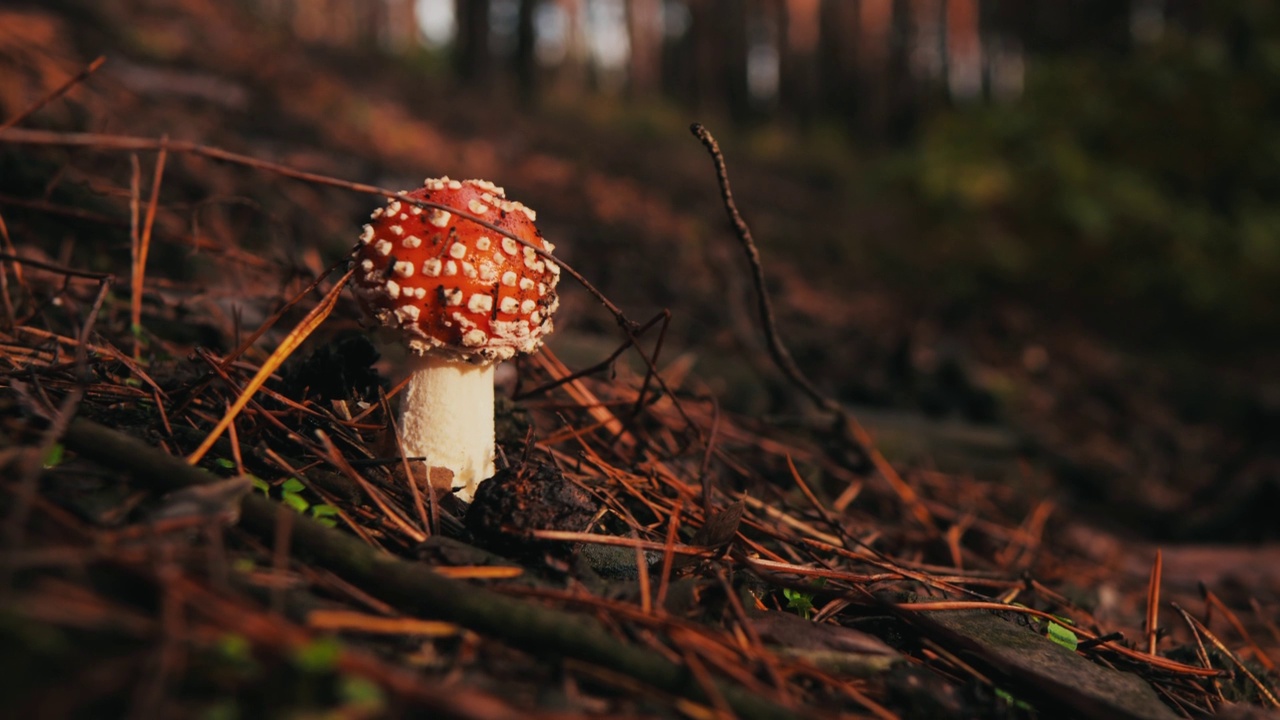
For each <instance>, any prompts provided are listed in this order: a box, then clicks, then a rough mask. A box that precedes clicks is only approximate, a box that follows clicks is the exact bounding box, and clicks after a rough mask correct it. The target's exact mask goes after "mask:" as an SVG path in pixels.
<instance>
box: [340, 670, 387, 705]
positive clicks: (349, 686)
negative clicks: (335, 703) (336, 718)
mask: <svg viewBox="0 0 1280 720" xmlns="http://www.w3.org/2000/svg"><path fill="white" fill-rule="evenodd" d="M338 696H339V697H341V698H342V703H343V705H346V706H352V705H354V706H357V707H360V708H364V709H367V710H381V709H382V708H383V706H384V705H385V704H386V696H385V695H384V694H383V693H382V688H380V687H378V685H377V683H374V682H373V681H371V680H369V679H368V678H362V677H357V676H355V675H344V676H343V677H342V680H341V681H340V682H339V685H338Z"/></svg>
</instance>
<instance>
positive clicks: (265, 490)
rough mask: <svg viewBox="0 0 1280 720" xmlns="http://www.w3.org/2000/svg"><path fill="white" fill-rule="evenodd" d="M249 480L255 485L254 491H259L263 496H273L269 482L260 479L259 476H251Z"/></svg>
mask: <svg viewBox="0 0 1280 720" xmlns="http://www.w3.org/2000/svg"><path fill="white" fill-rule="evenodd" d="M249 480H250V481H251V482H252V483H253V489H254V490H257V491H258V492H260V493H262V494H263V495H270V494H271V486H270V485H268V484H267V481H266V480H263V479H262V478H260V477H258V476H257V475H250V476H249Z"/></svg>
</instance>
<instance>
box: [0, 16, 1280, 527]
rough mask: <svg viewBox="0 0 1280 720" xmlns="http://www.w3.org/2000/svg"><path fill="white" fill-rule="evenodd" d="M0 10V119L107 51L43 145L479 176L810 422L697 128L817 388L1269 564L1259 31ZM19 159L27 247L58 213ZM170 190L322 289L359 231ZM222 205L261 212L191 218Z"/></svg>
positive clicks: (1123, 25) (581, 351)
mask: <svg viewBox="0 0 1280 720" xmlns="http://www.w3.org/2000/svg"><path fill="white" fill-rule="evenodd" d="M6 5H7V6H9V9H4V8H0V78H6V79H0V110H3V116H4V117H10V116H12V115H13V114H15V113H16V112H18V111H19V110H20V109H21V108H24V107H26V106H28V105H29V104H30V103H31V101H32V99H33V98H34V97H38V96H39V94H40V93H41V92H43V91H47V90H48V89H49V88H51V87H54V86H56V85H57V84H58V83H60V82H62V81H63V80H65V78H66V77H68V76H70V75H72V74H74V73H75V72H77V71H78V70H79V69H80V68H82V67H84V65H85V64H86V63H88V62H89V61H91V60H92V59H93V58H94V57H96V56H97V55H98V54H105V55H106V56H107V58H108V61H107V63H106V65H105V66H104V68H103V70H102V71H100V72H99V73H98V74H97V75H95V76H94V77H93V78H92V79H91V80H90V81H89V82H88V83H86V85H85V87H83V88H79V89H77V90H76V91H75V92H73V93H72V95H71V96H69V98H68V101H66V102H64V103H62V104H60V105H57V106H51V107H50V108H48V109H46V110H44V111H42V113H40V114H39V115H37V116H36V117H35V118H34V119H33V120H32V121H30V122H28V123H26V124H27V125H29V126H30V125H35V126H46V127H56V128H59V129H78V130H93V131H108V132H117V133H122V134H131V135H145V136H150V137H157V136H159V135H161V134H166V133H167V134H169V135H171V136H172V137H175V138H182V139H189V140H195V141H200V142H207V143H209V144H212V145H216V146H219V147H225V148H228V149H232V150H236V151H238V152H245V153H248V154H252V155H255V156H257V157H261V158H262V159H267V160H273V161H279V162H285V163H288V164H292V165H294V166H297V167H301V168H304V169H309V170H314V171H317V172H325V173H329V174H333V175H335V176H338V177H343V178H348V179H352V180H361V181H371V182H376V183H378V184H382V185H385V186H390V187H410V186H414V185H416V184H418V183H419V182H420V181H421V178H422V177H423V176H424V175H433V176H434V175H441V174H450V175H453V176H464V177H472V176H481V177H490V178H491V179H493V180H495V181H497V182H499V183H500V184H503V185H505V186H506V187H507V189H508V191H509V193H510V194H511V195H512V196H513V197H515V198H517V199H520V200H523V201H526V202H528V203H529V204H530V205H531V206H533V207H535V208H537V209H538V210H539V212H540V214H541V216H540V220H541V222H540V225H542V227H543V229H544V232H545V233H546V234H547V235H548V236H549V237H551V238H552V239H553V240H554V241H555V242H556V243H557V245H559V246H560V250H559V252H561V253H563V257H564V258H565V259H566V260H567V261H569V262H570V263H572V264H573V265H574V266H575V267H577V268H578V269H580V270H581V271H583V273H584V274H586V275H587V277H588V278H590V279H591V280H592V281H593V282H596V283H597V284H598V285H599V286H600V287H601V288H602V289H603V290H604V291H605V293H606V294H608V295H609V296H610V297H611V298H613V299H615V300H616V301H617V302H619V304H621V305H622V306H623V307H624V308H625V309H626V310H627V311H628V312H629V313H633V317H635V318H638V319H643V318H647V317H648V316H649V315H652V314H653V313H654V312H657V311H658V310H660V309H662V308H670V309H672V311H673V313H674V317H673V323H672V332H671V336H670V338H669V339H668V342H669V345H668V348H670V349H668V351H667V352H668V353H669V354H670V356H671V357H676V358H678V359H681V360H684V361H687V362H689V363H696V364H697V365H698V368H699V370H698V372H699V375H700V376H701V377H702V378H703V379H704V381H705V382H706V383H707V384H708V385H709V388H710V390H711V391H713V392H715V393H717V394H718V396H720V397H721V398H722V402H723V404H724V405H725V407H726V408H728V409H730V410H734V411H739V412H751V413H762V412H772V413H784V414H785V413H794V412H797V411H798V409H799V408H800V407H801V404H800V403H798V402H796V401H793V400H789V398H788V397H787V395H788V393H789V390H788V389H787V386H786V385H785V383H781V382H777V379H776V377H774V375H773V371H772V370H771V369H770V368H769V365H768V363H767V361H765V359H764V355H763V352H762V345H761V341H760V340H759V339H758V337H759V336H758V332H757V331H756V329H755V327H754V320H753V316H752V311H751V308H752V300H751V293H752V288H751V287H750V285H749V282H748V280H747V275H746V274H745V272H744V265H743V264H742V263H741V261H740V259H739V252H738V251H737V249H736V248H735V247H734V245H733V242H732V239H731V236H730V235H729V234H728V231H727V230H726V229H725V226H724V220H723V210H722V209H721V208H720V207H719V204H718V196H717V191H716V188H715V184H714V176H713V174H712V172H711V168H710V165H709V163H708V161H707V159H706V157H705V154H704V153H703V152H702V150H701V148H700V147H698V145H697V143H696V142H695V141H694V140H693V139H691V138H690V137H689V135H688V132H687V126H688V124H689V122H690V121H692V120H698V121H701V122H703V123H705V124H706V125H707V126H708V127H709V128H710V129H711V130H712V131H713V132H715V133H716V134H717V136H718V137H719V139H720V141H721V144H722V146H723V148H724V150H725V152H726V154H727V159H728V162H729V169H730V173H731V176H732V177H733V179H734V181H735V184H736V190H737V193H738V202H739V205H740V207H741V209H742V211H743V214H744V215H745V216H746V219H747V221H748V222H749V223H751V224H752V225H753V228H754V230H755V233H756V237H757V240H758V241H759V242H760V244H761V249H762V252H763V254H764V256H765V261H766V266H767V272H768V274H769V277H770V290H771V291H773V292H774V293H775V294H776V295H777V297H778V299H779V302H780V309H779V312H780V316H781V319H782V320H783V321H784V325H783V334H784V335H785V336H786V337H787V339H788V340H789V341H790V342H791V344H792V345H793V350H794V352H795V354H796V356H797V359H798V360H799V361H800V363H801V365H803V366H804V367H805V368H806V370H808V371H809V372H811V373H812V374H814V375H815V376H816V377H817V378H818V380H819V382H820V384H821V385H822V386H823V387H824V388H826V389H827V390H829V391H830V392H832V393H834V394H835V395H837V396H838V397H840V398H841V399H842V400H844V401H847V402H849V403H851V404H855V405H856V406H858V407H860V408H862V410H863V412H864V413H865V416H866V417H868V418H870V419H871V423H872V424H873V425H876V426H877V427H878V428H879V437H881V439H882V442H884V443H885V445H886V448H887V449H888V450H889V451H892V452H900V453H903V454H904V455H907V456H909V455H911V454H912V453H919V454H920V457H915V458H913V459H916V460H920V459H922V458H923V459H924V460H926V461H927V462H941V461H940V460H939V456H940V455H941V454H943V452H942V451H941V450H939V446H938V445H935V444H926V446H925V447H923V448H919V447H915V445H916V444H917V443H918V440H919V438H921V437H931V436H932V435H931V434H940V436H945V437H951V436H950V435H946V433H951V432H953V431H956V432H959V431H963V432H965V433H969V434H967V435H964V436H963V437H964V438H966V440H964V443H962V444H965V448H966V449H965V450H964V452H965V453H967V454H969V455H971V456H976V457H970V458H969V459H968V461H967V462H965V463H963V464H962V467H964V468H965V469H966V470H969V471H972V472H980V471H983V470H982V468H983V467H985V466H983V465H982V463H981V462H980V461H988V460H990V459H991V458H992V457H993V456H1000V457H1003V456H1002V455H1001V453H1005V454H1007V455H1009V456H1012V455H1014V454H1016V453H1026V452H1032V453H1033V454H1035V455H1036V456H1037V457H1040V458H1043V459H1044V460H1045V461H1046V467H1047V468H1048V469H1049V472H1050V474H1051V475H1052V477H1054V478H1056V479H1057V480H1060V481H1063V482H1064V483H1065V487H1066V488H1067V494H1069V495H1071V496H1072V497H1074V498H1076V499H1077V500H1079V501H1080V502H1082V503H1085V504H1092V506H1094V507H1099V508H1106V514H1107V515H1109V516H1112V517H1114V516H1116V515H1119V516H1120V517H1118V518H1116V519H1119V520H1122V521H1124V522H1126V523H1130V524H1134V523H1136V525H1133V526H1134V527H1138V528H1140V529H1141V530H1142V531H1144V532H1146V533H1148V534H1152V535H1156V536H1164V537H1178V538H1192V537H1195V538H1215V539H1229V538H1231V539H1235V538H1252V539H1257V538H1261V537H1275V536H1276V532H1277V531H1276V529H1275V525H1274V522H1273V521H1272V520H1271V519H1270V518H1269V517H1268V516H1267V513H1266V512H1265V511H1264V509H1265V508H1266V507H1274V506H1275V503H1276V502H1280V451H1278V450H1277V443H1278V441H1277V437H1280V373H1277V371H1276V367H1277V362H1278V361H1280V122H1277V120H1280V6H1277V5H1276V4H1275V3H1272V2H1268V1H1267V0H1222V1H1220V2H1214V3H1201V2H1191V1H1189V0H488V1H481V0H456V2H455V1H454V0H382V1H379V2H374V1H370V0H258V1H257V2H247V1H246V2H239V3H218V2H206V1H204V0H169V1H160V0H152V1H150V2H148V1H146V0H103V1H102V2H94V3H84V2H75V1H74V0H49V1H48V2H34V3H22V2H17V3H13V2H9V3H6ZM0 153H5V154H4V155H0V193H3V194H2V195H0V209H3V210H4V211H5V212H6V213H7V214H8V215H9V219H10V220H11V221H12V220H13V218H15V217H17V218H19V219H21V218H22V217H24V215H23V214H24V213H29V214H31V216H32V217H33V218H34V217H36V216H38V215H39V212H40V211H39V208H38V207H37V200H38V199H40V198H44V199H48V198H51V197H56V196H57V195H58V193H61V192H70V191H71V190H70V189H69V186H73V185H75V184H76V181H77V178H76V176H75V173H70V174H64V175H56V178H57V179H56V180H54V181H51V180H50V177H51V176H55V172H54V171H53V170H51V169H50V168H40V169H37V168H32V167H30V166H29V165H27V164H24V165H21V166H19V165H18V164H16V161H15V156H14V155H13V154H12V153H10V152H8V151H6V150H4V149H3V148H0ZM51 162H65V158H62V159H60V160H58V161H54V160H51ZM121 182H122V187H127V179H126V180H122V181H121ZM116 190H117V191H118V190H119V188H116ZM90 191H91V192H98V193H103V192H105V193H107V194H108V195H109V194H110V191H108V190H104V189H103V188H90ZM165 192H166V193H168V194H169V195H167V196H163V197H166V199H167V200H168V201H169V203H170V204H169V205H168V206H166V207H168V208H169V209H171V210H173V215H174V217H173V218H171V227H172V228H174V231H175V232H176V233H178V234H180V235H181V234H186V235H192V234H196V235H198V234H199V233H200V232H204V231H206V230H208V229H209V228H211V227H214V228H216V227H218V226H219V223H221V224H222V225H221V226H222V227H224V228H230V229H231V230H233V231H234V235H235V236H236V237H238V238H241V240H242V242H243V243H244V245H245V247H246V248H247V249H250V250H252V251H254V252H259V253H261V254H262V255H263V256H266V257H273V258H279V259H280V261H281V262H284V263H294V264H297V265H301V266H305V267H306V268H307V269H310V270H315V269H318V268H319V267H322V266H323V264H325V263H327V262H330V261H332V259H333V258H334V257H337V256H338V255H339V254H340V252H341V251H342V249H343V248H345V247H347V246H349V245H350V243H351V242H352V238H354V235H355V230H354V228H357V227H358V223H359V222H360V217H362V216H363V214H364V213H367V211H368V209H367V207H365V205H367V204H368V203H367V202H364V200H365V199H364V198H360V197H353V196H351V195H347V196H343V197H338V196H336V195H325V194H323V191H321V190H319V189H315V188H302V189H299V188H297V187H294V186H288V187H282V186H280V185H279V184H278V183H273V184H264V185H263V186H262V187H260V188H258V190H257V191H256V192H254V193H253V194H252V196H251V197H249V198H247V199H246V198H244V197H243V195H244V192H245V191H244V190H243V188H240V187H236V188H235V189H232V187H231V186H230V185H227V184H226V183H222V184H219V182H218V181H214V180H207V179H206V180H194V179H193V180H191V181H190V182H189V183H188V184H187V185H186V186H185V187H169V186H166V188H165ZM220 192H225V193H227V194H228V195H234V196H236V197H237V198H240V200H243V202H241V201H239V200H238V201H236V202H231V201H226V202H221V201H219V202H206V201H204V200H201V199H200V198H203V197H217V196H218V193H220ZM184 203H185V205H184ZM197 217H198V220H199V222H196V221H195V218H197ZM33 222H35V221H34V220H33ZM160 222H161V223H162V226H163V223H164V222H165V218H163V217H162V218H161V219H160ZM210 232H211V230H210ZM126 243H127V241H126ZM317 247H319V248H321V249H322V255H323V258H322V259H320V256H319V255H317V254H316V253H317V250H316V248H317ZM63 251H64V252H65V253H71V252H85V251H83V250H68V249H66V248H64V250H63ZM50 253H51V254H55V255H56V254H57V250H56V249H54V250H50ZM160 257H161V258H163V257H165V256H164V255H161V256H160ZM168 257H169V259H170V261H172V262H175V263H188V264H192V265H193V267H192V269H191V274H192V277H193V278H195V279H197V280H201V281H205V282H210V280H209V279H207V278H200V275H199V269H198V262H194V261H193V260H192V259H191V258H190V257H188V256H185V255H183V253H181V252H177V251H175V252H173V253H171V254H170V255H169V256H168ZM299 258H302V259H299ZM307 258H310V259H309V260H308V259H307ZM230 295H231V296H232V297H234V298H236V299H238V300H240V301H241V302H245V300H246V298H251V297H253V292H245V291H244V290H243V289H239V290H237V292H235V293H230ZM563 312H564V318H565V319H564V320H563V321H562V322H561V328H562V329H561V331H560V333H559V335H558V336H557V339H556V341H555V342H554V343H553V346H555V347H557V348H558V349H559V348H563V352H564V354H566V355H567V356H570V357H576V358H579V359H580V360H579V362H578V363H577V364H578V365H580V366H582V365H586V364H588V363H589V362H592V361H594V360H597V359H599V358H600V357H603V356H604V355H606V354H607V353H608V349H609V348H610V347H612V346H614V345H616V335H614V334H611V328H612V324H613V321H612V319H611V318H609V317H608V316H607V315H605V314H604V313H600V312H597V311H595V310H594V308H593V306H592V303H591V301H590V300H589V298H587V297H585V296H584V295H581V294H580V293H576V292H575V290H574V289H572V288H569V289H566V299H565V310H564V311H563ZM251 321H252V317H251V316H249V317H246V323H248V322H251ZM575 353H576V356H575ZM762 378H763V379H764V380H765V381H763V382H762ZM877 413H883V414H882V415H877ZM895 413H896V414H895ZM938 423H944V424H945V432H943V430H939V428H940V427H942V426H940V425H939V424H938ZM957 428H959V430H957ZM895 432H896V433H898V434H895ZM939 442H944V441H939ZM997 464H998V465H999V466H1000V467H1001V468H1002V469H1001V470H999V472H1010V473H1012V474H1014V475H1018V474H1025V473H1024V471H1023V470H1018V469H1012V470H1011V469H1010V468H1016V467H1017V466H1015V465H1013V464H1012V463H1011V462H1004V461H1002V462H1001V463H997Z"/></svg>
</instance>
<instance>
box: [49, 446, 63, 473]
mask: <svg viewBox="0 0 1280 720" xmlns="http://www.w3.org/2000/svg"><path fill="white" fill-rule="evenodd" d="M64 454H66V448H65V447H63V446H62V443H54V444H53V447H51V448H49V452H47V453H45V456H44V466H45V468H46V469H47V468H55V467H58V466H59V465H61V464H62V457H63V455H64Z"/></svg>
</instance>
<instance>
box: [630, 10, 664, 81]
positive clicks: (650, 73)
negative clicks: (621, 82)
mask: <svg viewBox="0 0 1280 720" xmlns="http://www.w3.org/2000/svg"><path fill="white" fill-rule="evenodd" d="M661 11H662V0H627V36H628V38H629V39H630V41H631V59H630V63H629V65H628V77H627V91H628V93H629V94H630V95H631V96H632V97H649V96H652V95H653V94H654V93H656V92H657V91H658V89H659V85H660V83H661V81H662V24H661V23H662V15H661Z"/></svg>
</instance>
